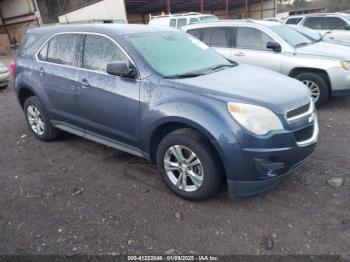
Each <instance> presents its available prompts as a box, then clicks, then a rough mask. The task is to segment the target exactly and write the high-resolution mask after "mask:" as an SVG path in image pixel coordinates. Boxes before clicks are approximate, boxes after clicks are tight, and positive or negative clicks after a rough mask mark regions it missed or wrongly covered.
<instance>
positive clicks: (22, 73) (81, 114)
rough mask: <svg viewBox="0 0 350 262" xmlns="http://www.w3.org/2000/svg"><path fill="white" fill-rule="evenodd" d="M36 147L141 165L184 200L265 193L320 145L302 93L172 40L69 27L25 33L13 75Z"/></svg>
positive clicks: (271, 75)
mask: <svg viewBox="0 0 350 262" xmlns="http://www.w3.org/2000/svg"><path fill="white" fill-rule="evenodd" d="M11 71H12V74H13V76H14V81H15V91H16V93H17V95H18V99H19V103H20V105H21V107H22V108H23V110H24V113H25V116H26V120H27V122H28V125H29V127H30V129H31V131H32V132H33V134H34V136H36V137H37V138H38V139H40V140H43V141H51V140H54V139H56V138H57V137H58V135H59V132H60V131H61V130H63V131H66V132H69V133H73V134H76V135H78V136H81V137H84V138H86V139H90V140H93V141H96V142H98V143H101V144H104V145H107V146H110V147H113V148H116V149H119V150H123V151H125V152H128V153H130V154H134V155H137V156H140V157H144V158H146V159H148V160H150V161H151V163H155V164H156V165H157V166H158V168H159V169H160V171H161V173H162V178H163V180H164V181H165V183H166V184H167V185H168V186H169V188H170V189H172V190H173V191H174V192H175V193H176V194H177V195H179V196H181V197H183V198H185V199H189V200H202V199H206V198H209V197H211V196H213V195H214V194H215V193H216V192H217V191H218V190H219V189H220V187H221V185H222V184H223V182H224V181H227V186H228V189H229V193H230V195H231V196H241V197H242V196H252V195H256V194H259V193H262V192H264V191H266V190H268V189H269V188H271V187H272V186H273V185H275V184H276V183H277V182H278V181H280V180H281V179H282V178H283V177H284V176H285V175H287V174H290V173H291V172H292V171H294V170H295V169H296V168H297V167H299V166H300V165H301V164H302V163H303V162H304V161H305V159H306V158H307V156H309V155H310V154H311V153H312V152H313V150H314V148H315V145H316V141H317V139H318V123H317V115H316V112H315V107H314V104H313V102H312V99H311V96H310V91H309V90H308V88H307V87H305V86H304V85H303V84H302V83H300V82H299V81H297V80H294V79H292V78H289V77H286V76H283V75H281V74H279V73H275V72H272V71H268V70H265V69H261V68H258V67H253V66H248V65H243V64H237V63H235V62H233V61H229V60H227V59H225V58H224V57H222V56H221V55H219V54H218V53H217V52H216V51H214V50H213V49H211V48H209V47H208V46H207V45H205V44H204V43H202V42H200V41H199V40H197V39H196V38H194V37H192V36H190V35H188V34H186V33H184V32H180V31H178V30H177V29H171V28H165V27H159V28H158V27H151V26H142V25H74V26H57V27H46V28H36V29H32V30H29V31H28V33H27V35H26V38H25V40H24V42H23V43H22V45H21V47H20V49H19V50H18V53H17V55H16V57H15V60H14V61H13V62H12V64H11Z"/></svg>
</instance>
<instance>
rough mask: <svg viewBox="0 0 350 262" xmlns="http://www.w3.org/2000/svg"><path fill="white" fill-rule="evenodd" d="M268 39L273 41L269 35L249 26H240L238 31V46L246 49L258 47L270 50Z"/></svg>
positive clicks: (258, 48)
mask: <svg viewBox="0 0 350 262" xmlns="http://www.w3.org/2000/svg"><path fill="white" fill-rule="evenodd" d="M268 41H273V40H272V39H271V38H270V37H269V36H268V35H266V34H265V33H263V32H262V31H260V30H258V29H255V28H249V27H240V28H238V29H237V33H236V47H237V48H246V49H257V50H269V49H267V48H266V44H267V42H268Z"/></svg>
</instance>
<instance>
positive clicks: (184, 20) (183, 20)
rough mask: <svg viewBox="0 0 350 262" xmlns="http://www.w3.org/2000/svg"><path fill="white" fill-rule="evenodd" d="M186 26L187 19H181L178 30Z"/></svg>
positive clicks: (178, 21) (178, 22)
mask: <svg viewBox="0 0 350 262" xmlns="http://www.w3.org/2000/svg"><path fill="white" fill-rule="evenodd" d="M185 25H187V18H180V19H179V20H177V28H181V27H183V26H185Z"/></svg>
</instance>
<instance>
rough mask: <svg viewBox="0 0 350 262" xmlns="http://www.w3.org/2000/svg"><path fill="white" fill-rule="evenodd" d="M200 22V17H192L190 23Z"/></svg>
mask: <svg viewBox="0 0 350 262" xmlns="http://www.w3.org/2000/svg"><path fill="white" fill-rule="evenodd" d="M198 22H199V19H198V18H191V19H190V24H195V23H198Z"/></svg>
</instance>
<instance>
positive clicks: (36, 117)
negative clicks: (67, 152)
mask: <svg viewBox="0 0 350 262" xmlns="http://www.w3.org/2000/svg"><path fill="white" fill-rule="evenodd" d="M24 113H25V116H26V120H27V123H28V125H29V128H30V130H31V131H32V133H33V134H34V136H35V137H36V138H38V139H39V140H42V141H52V140H55V139H56V138H57V137H58V135H59V130H58V129H57V128H54V127H53V126H52V124H51V121H50V119H49V118H48V116H47V114H46V113H45V111H44V109H43V106H42V105H41V103H40V101H39V100H38V99H37V98H36V97H35V96H32V97H29V98H27V99H26V101H25V102H24Z"/></svg>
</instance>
